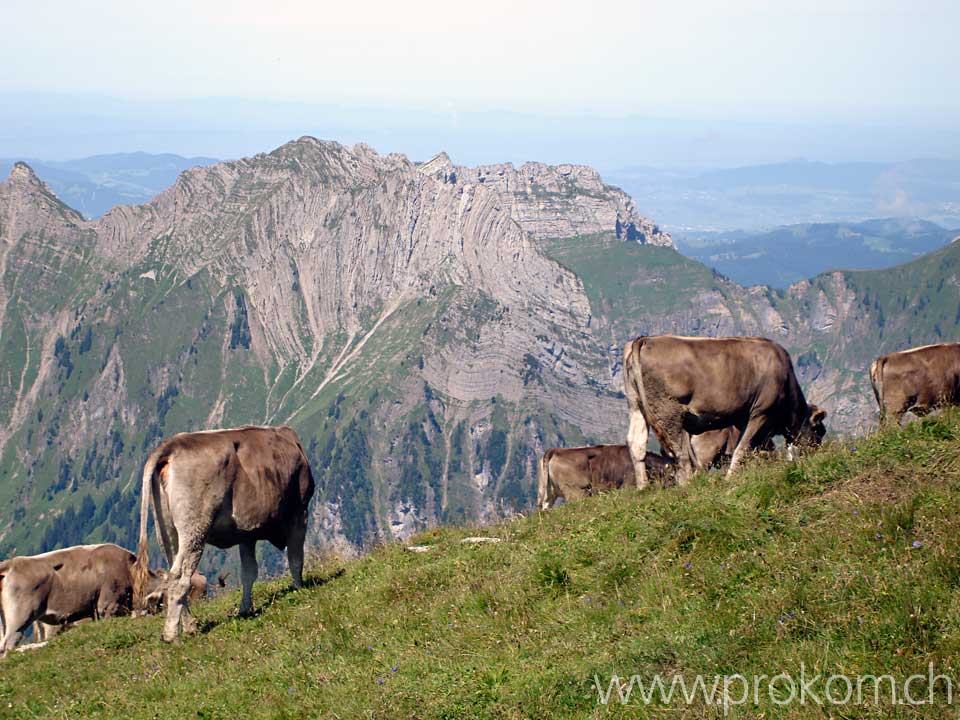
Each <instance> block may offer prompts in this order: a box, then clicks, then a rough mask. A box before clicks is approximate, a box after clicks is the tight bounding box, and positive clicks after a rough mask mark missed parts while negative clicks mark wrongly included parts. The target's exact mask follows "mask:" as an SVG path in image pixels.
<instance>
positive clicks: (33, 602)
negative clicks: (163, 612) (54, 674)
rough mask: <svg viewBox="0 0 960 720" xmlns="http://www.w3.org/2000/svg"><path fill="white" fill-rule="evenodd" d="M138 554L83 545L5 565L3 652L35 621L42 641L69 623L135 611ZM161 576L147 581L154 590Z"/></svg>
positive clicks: (1, 583) (0, 612) (0, 578)
mask: <svg viewBox="0 0 960 720" xmlns="http://www.w3.org/2000/svg"><path fill="white" fill-rule="evenodd" d="M135 563H136V556H135V555H134V554H133V553H132V552H130V551H129V550H126V549H124V548H122V547H120V546H118V545H113V544H111V543H106V544H102V545H78V546H76V547H70V548H64V549H62V550H54V551H52V552H48V553H43V554H41V555H32V556H25V557H15V558H11V559H10V560H6V561H4V562H2V563H0V619H2V620H3V626H4V632H3V640H2V642H0V654H2V655H5V654H6V653H7V652H9V651H10V650H12V649H13V648H14V647H15V646H16V644H17V643H18V642H19V641H20V639H21V638H22V637H23V633H24V632H25V631H26V629H27V628H28V627H29V626H30V624H31V623H35V626H34V627H35V634H36V635H37V639H38V640H47V639H49V638H50V637H52V636H53V635H55V634H56V633H57V632H58V631H59V630H60V629H61V628H63V627H65V626H66V625H68V624H71V625H72V624H76V623H78V622H81V621H84V620H87V619H91V620H99V619H102V618H109V617H113V616H115V615H123V614H126V613H129V612H130V609H131V600H132V593H133V568H134V564H135ZM161 585H162V580H161V578H159V577H158V576H157V575H155V574H151V575H149V576H148V577H147V579H146V590H147V592H148V593H155V592H156V591H157V589H158V588H159V587H161Z"/></svg>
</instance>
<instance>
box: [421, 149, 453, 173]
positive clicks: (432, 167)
mask: <svg viewBox="0 0 960 720" xmlns="http://www.w3.org/2000/svg"><path fill="white" fill-rule="evenodd" d="M452 168H453V161H452V160H451V159H450V156H449V155H447V154H446V153H445V152H443V151H441V152H438V153H437V154H436V155H434V156H433V157H432V158H430V159H429V160H427V161H426V162H425V163H423V165H421V166H420V167H419V168H417V169H418V170H419V171H420V172H421V173H423V174H424V175H432V174H433V173H436V172H445V171H447V170H450V169H452Z"/></svg>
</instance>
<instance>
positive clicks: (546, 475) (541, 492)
mask: <svg viewBox="0 0 960 720" xmlns="http://www.w3.org/2000/svg"><path fill="white" fill-rule="evenodd" d="M551 457H553V450H552V449H551V450H547V451H546V452H545V453H544V454H543V455H541V456H540V464H539V466H538V467H537V509H538V510H543V503H544V502H545V501H546V499H547V485H548V483H549V482H550V458H551Z"/></svg>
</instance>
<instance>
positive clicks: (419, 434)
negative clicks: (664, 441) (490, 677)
mask: <svg viewBox="0 0 960 720" xmlns="http://www.w3.org/2000/svg"><path fill="white" fill-rule="evenodd" d="M0 199H2V202H3V204H2V205H0V227H2V229H3V238H4V251H5V253H6V255H5V257H7V256H9V257H15V258H16V259H17V262H18V263H22V262H24V258H29V257H32V255H31V252H32V250H30V248H31V242H32V238H34V237H38V236H48V237H50V238H56V240H57V243H55V244H54V245H55V247H57V248H59V252H60V256H58V257H57V258H51V257H48V256H47V255H44V256H43V257H42V262H39V261H38V263H37V268H38V269H37V272H38V273H41V274H44V273H46V274H50V273H51V272H52V270H53V269H54V268H57V267H60V266H61V265H63V263H64V262H65V261H64V260H63V259H62V258H65V257H70V253H71V252H74V253H76V252H79V251H78V250H76V249H75V247H80V249H81V250H82V252H80V254H79V255H78V258H79V259H82V260H83V261H84V262H86V263H88V264H92V265H93V266H94V267H91V268H89V269H87V270H85V271H83V272H80V271H79V270H78V271H77V272H76V273H75V274H76V275H77V276H78V277H80V276H82V278H83V283H82V284H81V285H78V286H76V287H75V288H73V289H72V290H71V291H70V292H68V293H65V294H63V293H62V294H61V296H60V297H59V298H58V301H57V302H50V303H49V313H50V314H49V316H48V317H46V318H45V324H44V323H40V322H35V323H33V324H32V325H31V326H30V327H29V329H28V332H26V337H20V336H18V335H17V334H16V333H14V332H13V329H12V320H11V322H5V324H4V326H3V335H2V336H0V337H2V338H3V340H4V341H6V342H7V346H8V349H9V350H10V351H11V352H13V353H14V354H16V353H20V352H24V351H25V352H26V360H25V362H24V363H23V367H22V368H18V371H17V372H14V371H13V370H9V371H8V372H7V377H6V378H4V383H3V392H4V393H6V395H5V397H7V398H9V399H10V401H11V405H12V406H13V407H15V409H16V410H15V412H13V413H11V414H9V415H8V416H7V417H6V418H5V423H6V424H5V426H4V427H3V435H2V437H0V440H3V441H4V442H6V441H8V440H10V439H13V438H16V440H15V442H7V443H6V447H5V448H0V450H3V452H4V453H5V454H4V456H3V457H4V460H3V466H4V467H5V468H6V472H7V473H8V474H9V479H8V480H7V482H6V485H7V487H8V488H9V489H11V490H12V491H14V490H15V491H14V492H11V493H10V494H7V495H6V496H4V495H2V494H0V502H7V503H10V504H12V505H14V506H23V507H35V508H37V510H36V511H35V514H34V516H32V517H36V515H37V514H38V513H39V508H40V507H44V508H46V507H48V506H51V505H52V506H53V508H54V510H53V512H52V513H51V516H53V517H55V518H58V519H57V520H56V522H55V524H54V530H56V532H54V534H53V535H50V533H49V531H50V526H49V525H48V526H46V528H47V531H48V536H47V537H46V538H40V537H39V535H38V533H39V532H40V530H41V529H43V528H44V525H40V526H35V525H34V524H33V521H32V520H29V521H25V524H24V525H23V526H22V527H20V528H18V530H17V531H16V532H17V533H18V535H19V537H20V538H21V539H22V541H23V542H28V543H33V545H32V547H37V546H40V545H43V542H41V541H50V542H52V541H53V540H54V539H58V538H59V536H58V535H57V533H58V532H60V530H61V529H62V528H59V525H56V523H58V522H60V520H61V519H62V517H66V515H64V516H62V517H61V515H60V513H61V512H62V511H63V510H64V508H66V509H69V508H70V506H71V505H72V501H73V498H71V497H70V496H69V495H67V496H64V495H63V493H64V492H65V491H68V490H69V491H70V492H71V493H74V492H79V493H81V494H82V493H89V494H90V496H91V497H93V498H95V499H103V496H104V495H105V494H107V493H108V491H109V490H110V489H111V488H113V487H125V488H132V487H134V486H135V484H133V483H132V482H131V481H132V480H135V477H136V474H137V472H138V468H139V465H140V464H141V463H142V457H143V455H144V453H146V452H148V451H149V448H150V447H151V446H152V444H154V443H156V442H157V441H158V440H159V438H160V437H162V436H164V435H168V434H170V433H172V432H175V431H177V430H185V429H196V428H200V427H209V426H211V425H231V424H241V423H249V422H255V423H260V422H290V423H292V424H293V425H294V426H295V427H296V428H297V429H298V431H299V432H300V433H301V436H302V437H303V438H304V442H305V443H307V444H308V445H310V448H311V452H312V453H313V458H314V461H315V467H318V474H319V475H321V484H322V491H321V498H320V502H318V504H317V510H316V511H317V513H318V521H319V522H318V523H317V528H319V529H318V531H317V532H318V533H321V534H325V533H332V534H333V535H335V536H337V537H341V538H345V539H347V540H349V541H350V542H352V543H361V542H364V541H365V540H369V539H372V538H375V537H383V536H389V535H390V534H391V533H392V532H393V531H394V530H395V529H396V528H401V529H402V532H404V533H406V532H408V531H409V530H410V529H411V528H413V527H417V526H422V525H423V524H424V523H426V522H433V521H435V520H437V519H440V518H443V517H451V518H460V519H469V518H477V517H483V518H490V517H496V516H498V515H500V514H502V513H503V512H505V511H507V510H508V508H509V507H514V508H519V507H523V506H524V505H525V504H526V502H528V500H529V495H530V493H531V487H532V486H531V485H530V483H529V482H528V479H527V478H526V476H525V474H523V473H526V472H527V470H529V468H530V467H531V466H530V462H531V460H530V458H531V457H532V455H533V453H535V452H536V451H539V450H540V449H542V447H543V446H544V444H548V443H553V444H556V443H557V442H560V441H561V435H562V436H563V437H573V438H576V437H583V433H584V432H586V433H591V434H599V435H606V436H608V435H611V434H614V436H615V434H616V433H617V432H619V431H618V430H617V426H618V425H619V419H618V418H617V415H618V413H617V411H616V408H617V406H618V404H619V401H618V398H617V397H616V394H617V392H618V391H617V390H611V389H610V388H608V387H605V388H603V389H601V390H598V389H597V388H596V387H592V386H588V383H587V380H588V378H589V377H591V376H592V375H593V374H595V373H596V372H598V371H601V369H602V371H603V372H606V368H605V367H604V362H605V361H601V360H600V359H598V357H597V355H596V352H595V349H594V347H593V339H592V335H591V332H592V331H591V324H592V323H593V322H594V320H593V317H592V311H591V307H590V302H589V300H588V298H587V296H586V294H585V292H584V289H583V285H582V282H581V281H580V280H579V278H578V277H577V276H576V274H575V273H573V272H572V271H570V270H569V269H567V268H565V267H564V266H563V265H561V264H559V263H557V262H556V261H555V260H553V259H551V258H550V257H548V256H547V255H546V254H545V253H544V252H543V248H542V243H543V241H544V240H546V239H548V238H552V237H567V236H570V235H579V234H584V235H596V234H605V235H607V236H610V237H612V238H616V237H619V238H620V240H619V242H623V243H630V244H634V245H639V244H655V245H660V246H669V245H671V244H672V241H671V240H670V238H669V236H668V235H666V234H665V233H662V232H661V231H660V230H659V229H658V228H657V227H656V226H655V224H654V223H652V222H650V221H648V220H646V219H644V218H642V217H640V216H638V215H637V213H636V209H635V207H634V204H633V202H632V200H630V199H629V198H628V197H627V196H626V195H625V194H624V193H622V192H621V191H619V190H617V189H615V188H612V187H609V186H606V185H604V184H603V183H602V181H601V180H600V178H599V176H598V175H597V174H596V173H595V172H594V171H592V170H590V169H589V168H582V167H577V166H560V167H550V166H546V165H542V164H538V163H528V164H526V165H524V166H522V167H521V168H519V169H517V168H514V167H513V166H511V165H498V166H489V167H483V168H462V167H459V166H456V165H453V164H452V163H451V162H450V160H449V158H447V157H446V156H445V155H439V156H437V157H436V158H434V159H433V160H431V161H430V162H428V163H424V164H416V163H413V162H410V161H409V160H408V159H406V158H404V157H402V156H398V155H386V156H381V155H378V154H377V153H375V152H374V151H372V150H371V149H370V148H368V147H366V146H363V145H358V146H355V147H353V148H347V147H343V146H341V145H338V144H336V143H326V142H320V141H317V140H314V139H312V138H303V139H301V140H298V141H296V142H293V143H289V144H287V145H285V146H283V147H281V148H278V149H277V150H276V151H274V152H272V153H269V154H264V155H258V156H256V157H253V158H248V159H243V160H239V161H236V162H229V163H221V164H219V165H215V166H212V167H206V168H194V169H192V170H189V171H187V172H185V173H183V174H182V175H181V176H180V178H179V179H178V180H177V182H176V183H175V184H174V185H173V186H172V187H171V188H169V189H168V190H167V191H165V192H164V193H162V194H160V195H159V196H158V197H157V198H155V199H154V200H152V201H151V202H149V203H147V204H145V205H141V206H136V207H125V206H121V207H117V208H114V209H113V210H112V211H110V212H108V213H107V214H105V215H104V216H103V217H101V218H100V219H99V220H96V221H85V220H83V219H82V218H81V217H80V216H79V215H78V214H77V213H74V212H72V211H70V210H69V208H66V207H65V206H62V204H60V203H59V202H58V201H57V200H56V198H54V197H53V196H52V194H50V193H49V190H48V189H46V188H45V187H43V186H42V184H41V183H40V182H39V181H38V180H37V179H36V178H35V176H33V174H32V172H31V171H29V169H28V168H26V166H18V167H17V168H16V169H15V171H14V174H13V176H12V177H11V178H10V179H9V180H8V181H7V182H6V183H3V184H2V185H0ZM78 243H79V245H78ZM54 245H51V247H53V246H54ZM74 267H75V268H78V266H77V265H76V262H75V263H74ZM18 268H19V266H18ZM16 289H17V284H16V279H15V278H14V279H13V280H11V279H10V276H9V274H8V276H7V280H6V281H5V282H4V285H3V292H4V295H3V297H4V298H5V299H6V298H9V297H13V294H15V292H16ZM17 298H18V302H17V317H18V318H19V316H20V315H22V314H29V313H32V312H35V310H36V309H35V305H36V303H35V302H34V301H33V300H30V299H27V298H25V297H22V296H20V295H17ZM20 335H23V333H20ZM33 348H42V349H43V350H42V352H40V353H36V352H34V354H33V356H31V355H30V352H31V351H32V349H33ZM37 355H40V356H42V357H43V358H44V359H43V360H42V361H41V360H40V359H38V357H37ZM18 376H23V377H25V378H27V379H28V380H29V382H26V383H23V382H18ZM607 385H609V386H610V387H613V386H615V382H613V381H612V379H611V380H610V382H609V383H607ZM598 387H599V386H598ZM25 388H26V389H25ZM498 399H499V402H500V405H499V406H498V407H494V404H495V403H496V402H497V401H498ZM597 400H599V401H600V403H599V405H598V404H597V402H596V401H597ZM331 408H333V409H331ZM348 419H349V422H348V423H347V424H344V423H345V421H346V420H348ZM484 428H486V430H484ZM404 453H406V455H404ZM411 468H412V469H411ZM344 478H346V479H344ZM0 490H2V488H0ZM77 497H79V496H77ZM333 510H335V511H336V512H337V513H340V514H342V515H344V516H345V517H336V518H332V517H330V513H331V512H333ZM324 517H325V518H326V519H325V520H324ZM86 521H90V522H93V521H92V520H90V519H89V518H87V519H85V520H84V522H86ZM64 522H66V521H64ZM77 522H78V523H79V526H81V527H86V526H83V525H82V523H81V522H80V521H77ZM129 527H130V526H129V523H127V522H126V520H125V519H124V518H121V517H119V516H117V517H113V516H111V517H110V518H108V520H107V521H105V522H102V523H100V524H98V525H97V526H96V528H97V529H96V531H95V532H94V534H96V533H97V532H99V533H100V534H101V535H103V536H110V537H116V536H117V535H118V534H119V536H120V537H121V538H122V536H123V533H124V532H127V531H128V530H129ZM58 528H59V529H58ZM87 529H89V528H87ZM64 532H66V531H64ZM61 534H62V533H61ZM87 534H88V535H89V533H87ZM325 537H327V539H330V538H329V536H327V535H325ZM28 546H30V545H28Z"/></svg>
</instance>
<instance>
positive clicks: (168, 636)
mask: <svg viewBox="0 0 960 720" xmlns="http://www.w3.org/2000/svg"><path fill="white" fill-rule="evenodd" d="M162 637H163V641H164V642H165V643H175V642H178V641H179V640H180V633H167V632H165V633H164V634H163V636H162Z"/></svg>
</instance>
